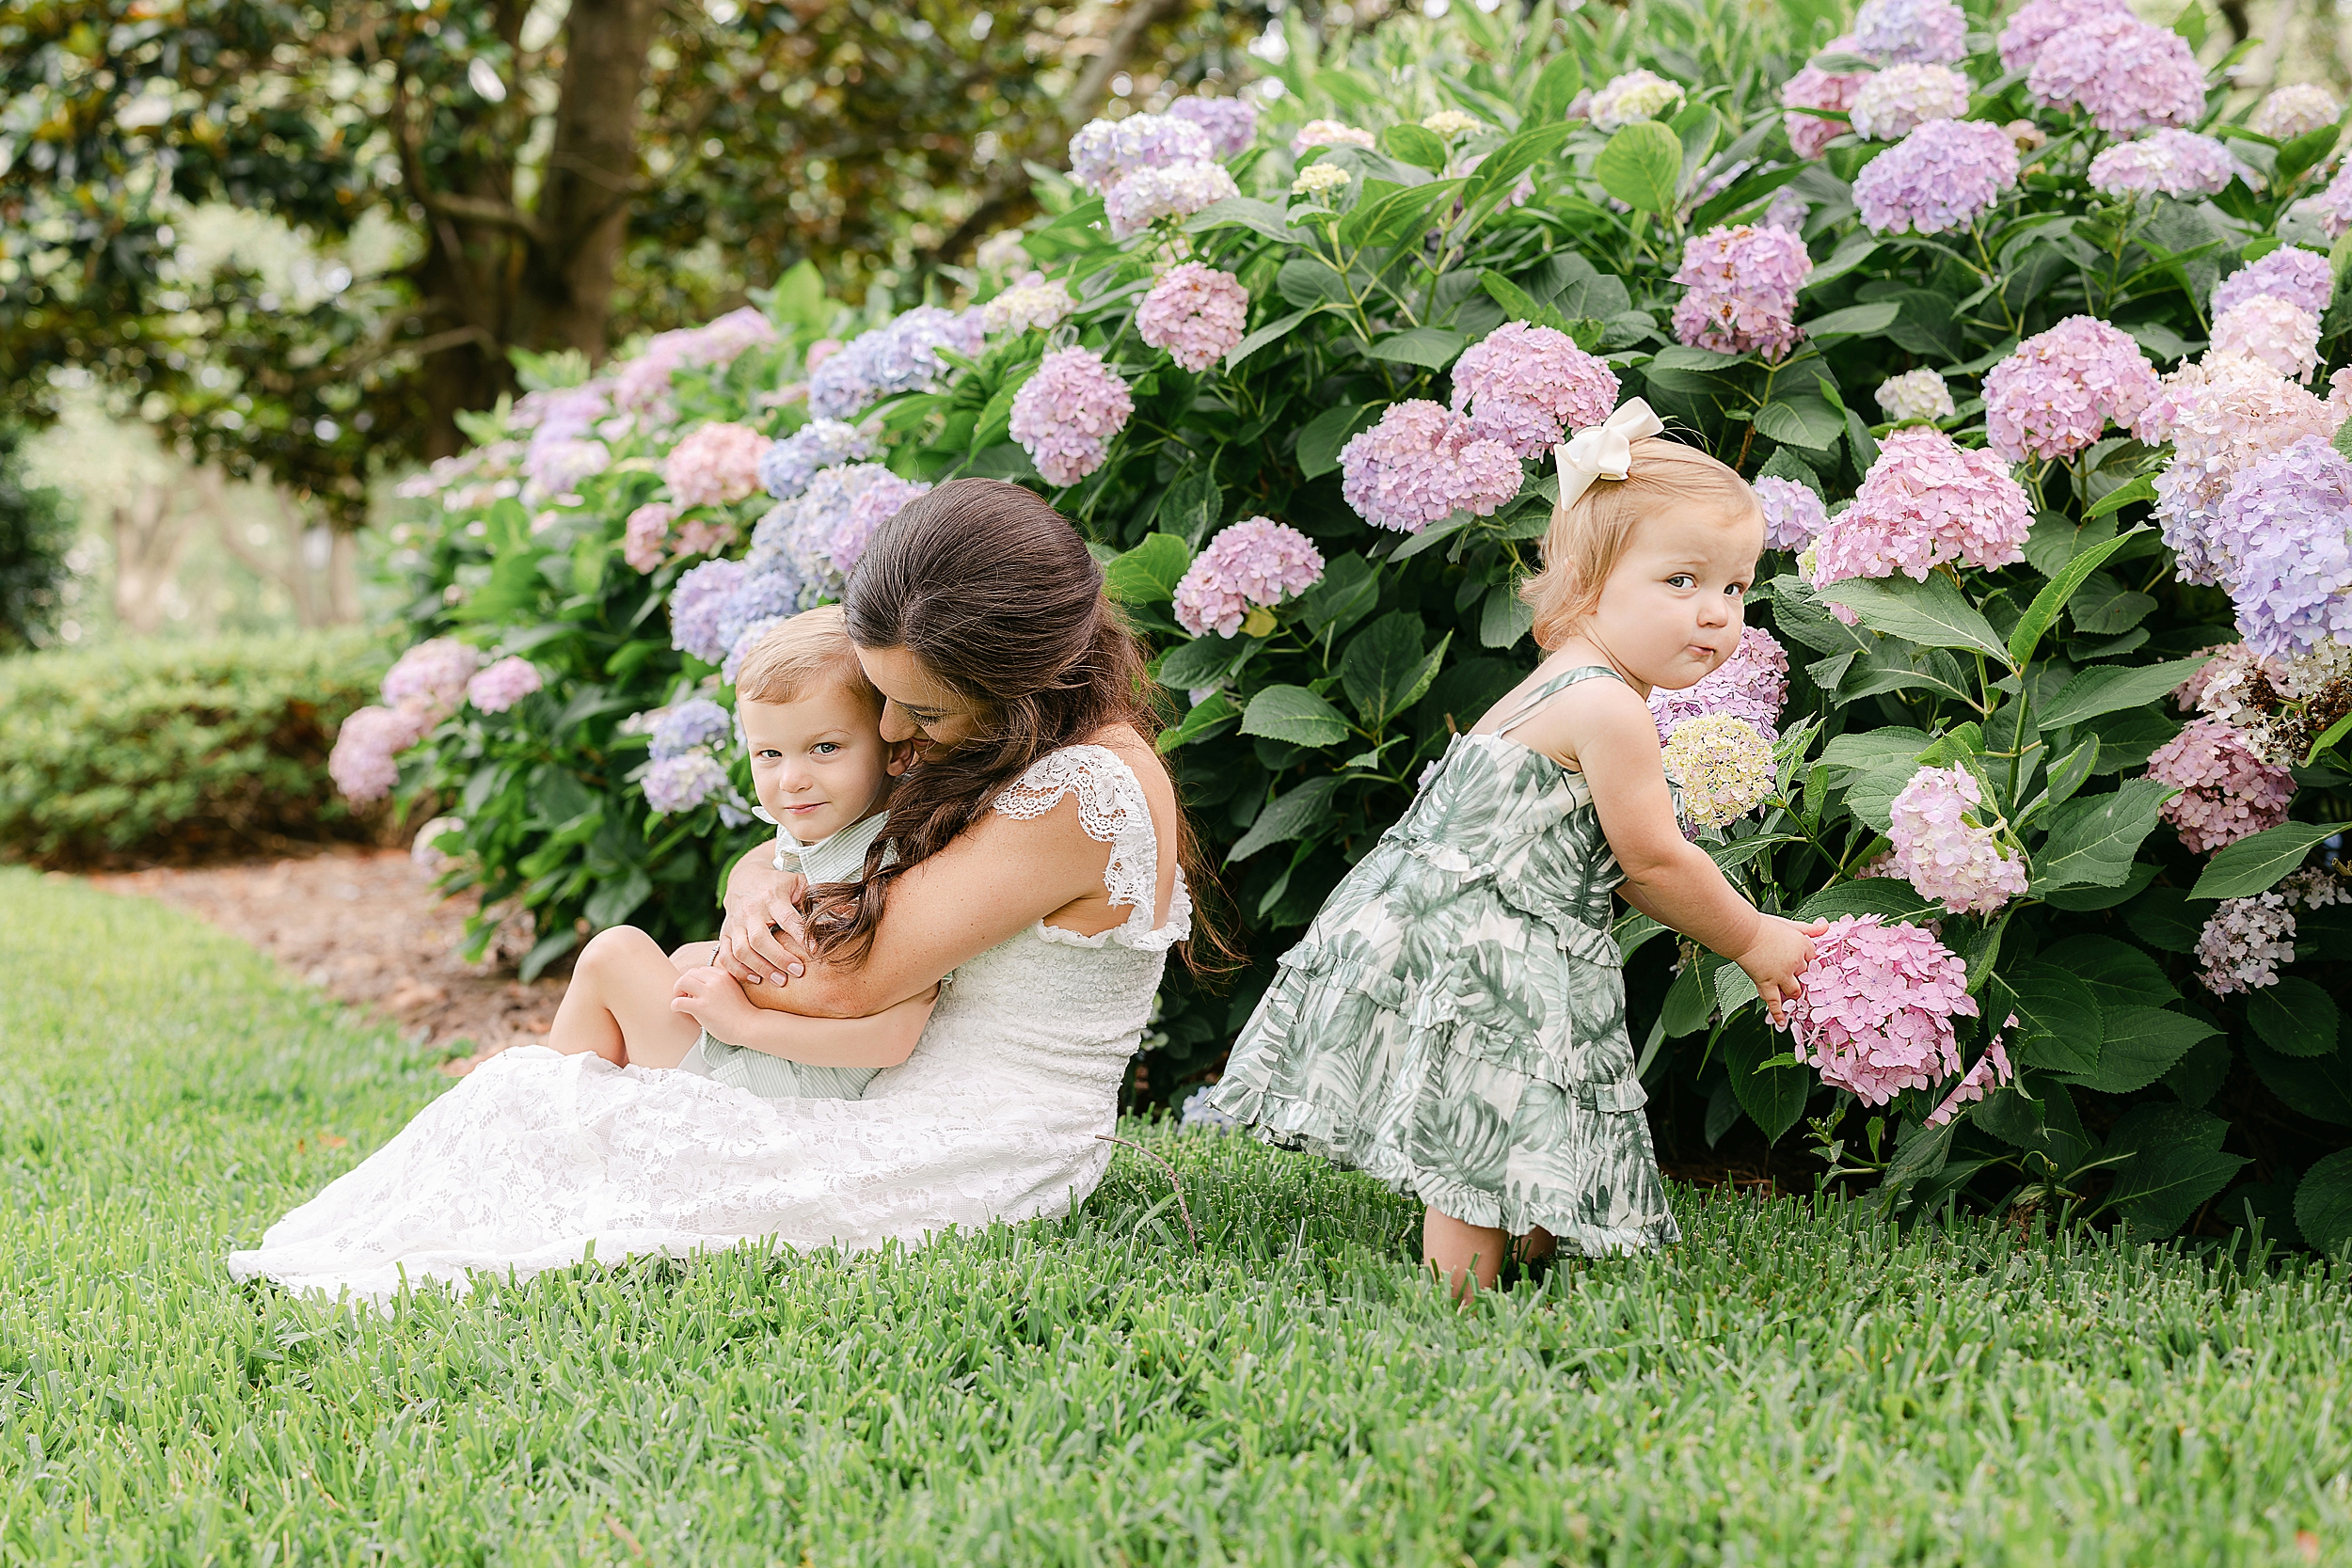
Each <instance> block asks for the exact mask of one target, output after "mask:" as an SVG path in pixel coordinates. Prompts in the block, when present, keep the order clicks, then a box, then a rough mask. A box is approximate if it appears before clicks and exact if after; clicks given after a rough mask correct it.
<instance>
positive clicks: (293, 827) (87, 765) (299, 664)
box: [0, 631, 389, 865]
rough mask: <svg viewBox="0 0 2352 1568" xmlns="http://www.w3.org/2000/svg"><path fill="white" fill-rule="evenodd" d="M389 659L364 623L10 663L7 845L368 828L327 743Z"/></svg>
mask: <svg viewBox="0 0 2352 1568" xmlns="http://www.w3.org/2000/svg"><path fill="white" fill-rule="evenodd" d="M388 662H389V657H388V655H387V652H386V650H385V648H384V646H383V644H382V642H381V641H379V640H378V639H377V638H375V637H373V635H370V634H367V633H363V632H359V631H342V632H332V633H317V632H306V633H303V634H300V635H299V636H287V637H268V638H235V639H226V640H223V641H216V642H210V643H206V644H203V645H201V646H197V647H189V648H176V647H171V646H168V645H161V644H131V645H126V646H120V647H114V648H107V649H99V650H92V651H90V652H87V653H79V652H77V653H40V654H28V655H25V656H24V657H18V658H11V659H8V660H5V661H0V856H5V857H6V858H8V859H12V860H29V861H33V862H35V863H40V864H45V865H69V864H87V863H96V862H104V861H112V860H121V859H130V858H148V857H158V858H165V859H180V858H183V857H188V856H194V855H200V854H204V853H208V852H217V851H222V850H233V849H240V848H242V849H255V848H267V847H277V846H278V844H280V843H282V842H283V841H284V840H286V839H289V838H315V837H318V836H320V835H322V834H327V833H349V832H354V831H355V830H356V829H357V828H358V824H359V818H358V817H357V816H355V815H354V814H353V812H352V810H351V808H350V807H349V806H347V805H346V804H344V802H343V800H342V798H341V797H340V796H338V795H337V794H336V793H335V791H334V787H333V786H332V785H331V784H329V783H328V782H327V778H326V753H327V751H328V749H329V748H330V747H331V746H332V745H333V744H334V739H335V729H336V726H337V725H339V724H341V723H342V721H343V717H344V715H346V714H348V713H349V712H351V710H352V709H354V708H356V707H358V706H359V705H362V704H364V703H366V702H367V701H368V699H369V698H371V697H372V696H373V695H374V693H375V684H376V682H377V681H378V680H380V679H381V678H382V677H383V673H384V667H385V665H386V664H387V663H388Z"/></svg>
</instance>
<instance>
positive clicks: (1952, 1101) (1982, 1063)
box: [1928, 1013, 2017, 1127]
mask: <svg viewBox="0 0 2352 1568" xmlns="http://www.w3.org/2000/svg"><path fill="white" fill-rule="evenodd" d="M2003 1027H2005V1028H2010V1029H2014V1028H2016V1027H2017V1015H2016V1014H2015V1013H2011V1014H2010V1015H2009V1022H2008V1023H2007V1024H2005V1025H2004V1026H2003ZM2016 1076H2017V1069H2014V1068H2013V1067H2011V1066H2010V1060H2009V1047H2008V1046H2006V1045H2004V1044H2002V1043H2001V1037H2000V1036H1998V1035H1995V1036H1994V1037H1993V1043H1992V1044H1991V1045H1988V1046H1986V1047H1985V1048H1984V1054H1983V1055H1981V1056H1979V1057H1978V1058H1977V1065H1976V1066H1975V1067H1972V1068H1970V1069H1968V1072H1967V1075H1966V1076H1965V1077H1963V1078H1962V1079H1961V1081H1960V1084H1959V1085H1958V1086H1957V1087H1955V1088H1954V1089H1953V1090H1952V1092H1951V1093H1950V1094H1947V1095H1946V1096H1945V1097H1944V1102H1943V1103H1942V1104H1941V1105H1938V1106H1937V1107H1936V1108H1935V1109H1934V1110H1932V1111H1930V1112H1929V1113H1928V1125H1929V1126H1930V1127H1941V1126H1943V1125H1944V1124H1945V1123H1946V1122H1947V1121H1949V1120H1951V1119H1952V1118H1953V1117H1956V1116H1958V1115H1960V1108H1961V1107H1962V1106H1963V1105H1973V1104H1975V1103H1976V1102H1977V1101H1979V1100H1982V1099H1983V1098H1984V1097H1985V1096H1986V1095H1989V1094H1991V1093H1992V1092H1993V1091H1994V1089H1995V1088H1996V1087H1998V1086H1999V1085H2003V1084H2006V1083H2008V1082H2010V1080H2011V1079H2013V1078H2015V1077H2016Z"/></svg>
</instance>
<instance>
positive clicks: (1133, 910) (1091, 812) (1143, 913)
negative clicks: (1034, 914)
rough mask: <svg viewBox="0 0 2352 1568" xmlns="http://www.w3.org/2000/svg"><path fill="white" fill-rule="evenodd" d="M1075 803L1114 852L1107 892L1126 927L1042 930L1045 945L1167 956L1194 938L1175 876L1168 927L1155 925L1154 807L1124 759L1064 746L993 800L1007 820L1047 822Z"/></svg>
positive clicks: (1180, 880)
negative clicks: (1112, 945) (1111, 946)
mask: <svg viewBox="0 0 2352 1568" xmlns="http://www.w3.org/2000/svg"><path fill="white" fill-rule="evenodd" d="M1064 796H1075V797H1076V798H1077V801H1078V820H1079V822H1080V823H1081V824H1082V825H1083V826H1084V827H1085V829H1086V834H1087V836H1088V837H1089V838H1090V839H1093V840H1094V841H1095V842H1096V843H1097V844H1107V845H1109V846H1110V847H1111V855H1110V861H1109V863H1107V864H1105V865H1104V868H1103V885H1104V888H1105V889H1106V890H1108V892H1109V893H1110V895H1111V903H1112V904H1114V905H1120V904H1124V905H1126V906H1127V907H1128V911H1129V913H1128V916H1127V920H1126V922H1125V924H1123V925H1120V926H1117V927H1113V928H1112V929H1111V930H1108V931H1104V932H1101V933H1099V934H1098V935H1096V936H1093V937H1087V936H1082V935H1080V934H1079V933H1078V932H1075V931H1064V930H1062V929H1060V928H1059V927H1052V926H1041V934H1043V935H1044V936H1045V939H1046V940H1047V941H1048V942H1065V943H1068V944H1070V945H1073V946H1087V947H1095V946H1100V945H1102V943H1103V942H1105V941H1108V940H1111V939H1113V938H1116V939H1117V940H1118V942H1119V944H1120V946H1122V947H1142V948H1152V949H1165V948H1167V947H1168V946H1170V945H1172V944H1174V943H1176V942H1182V941H1184V939H1185V938H1186V937H1187V936H1190V935H1191V934H1192V898H1191V895H1190V894H1189V893H1188V892H1187V891H1186V890H1185V887H1184V872H1183V871H1182V870H1181V869H1179V870H1178V872H1177V873H1176V888H1175V891H1174V893H1172V894H1171V895H1169V897H1168V919H1167V920H1166V922H1164V923H1155V921H1154V919H1153V917H1154V915H1155V913H1156V912H1157V909H1158V905H1159V901H1160V899H1159V894H1160V836H1159V830H1158V829H1157V828H1156V827H1154V826H1153V825H1152V802H1151V799H1150V797H1148V796H1147V795H1145V794H1144V791H1143V781H1142V780H1140V779H1138V778H1136V770H1135V769H1134V768H1130V767H1128V766H1127V763H1126V761H1125V759H1123V758H1122V757H1120V754H1119V753H1118V752H1114V751H1112V750H1111V749H1110V748H1109V747H1107V746H1065V747H1063V748H1062V749H1061V750H1060V751H1058V752H1047V753H1046V754H1045V755H1043V756H1041V757H1040V758H1038V759H1037V761H1035V762H1033V763H1031V764H1030V765H1029V768H1028V770H1027V771H1026V772H1025V773H1023V774H1022V775H1021V777H1020V778H1019V779H1018V780H1017V781H1015V782H1014V783H1013V784H1011V785H1010V786H1009V788H1007V789H1006V790H1005V791H1004V792H1003V793H1002V794H1000V795H998V796H997V797H996V800H995V801H994V807H995V809H996V810H998V811H1000V812H1003V813H1004V814H1005V815H1006V816H1011V817H1017V818H1023V819H1026V818H1030V817H1038V816H1044V815H1045V814H1046V813H1047V812H1049V811H1052V810H1053V809H1054V808H1055V807H1056V806H1057V805H1059V804H1061V802H1062V798H1063V797H1064Z"/></svg>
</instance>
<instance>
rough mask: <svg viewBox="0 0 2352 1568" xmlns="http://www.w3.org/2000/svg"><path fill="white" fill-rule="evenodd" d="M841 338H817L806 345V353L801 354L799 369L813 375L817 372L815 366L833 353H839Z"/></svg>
mask: <svg viewBox="0 0 2352 1568" xmlns="http://www.w3.org/2000/svg"><path fill="white" fill-rule="evenodd" d="M841 348H842V343H841V340H840V339H838V338H819V339H818V340H817V341H815V342H813V343H811V344H809V345H808V353H807V354H805V355H804V356H802V359H801V369H803V370H804V371H806V372H808V373H809V374H811V375H815V374H816V373H817V367H818V366H819V365H821V364H823V363H824V362H825V361H826V360H828V359H830V358H832V357H833V356H834V355H836V354H839V353H840V352H841Z"/></svg>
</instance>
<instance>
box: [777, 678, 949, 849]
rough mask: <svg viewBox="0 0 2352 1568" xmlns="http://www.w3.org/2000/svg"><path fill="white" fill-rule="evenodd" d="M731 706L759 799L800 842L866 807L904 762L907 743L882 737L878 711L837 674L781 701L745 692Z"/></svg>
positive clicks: (867, 810) (867, 809)
mask: <svg viewBox="0 0 2352 1568" xmlns="http://www.w3.org/2000/svg"><path fill="white" fill-rule="evenodd" d="M737 706H738V707H739V709H740V710H741V712H742V715H743V735H744V738H745V739H747V740H748V741H749V742H750V743H751V752H752V785H753V787H754V788H755V789H756V790H757V791H758V792H759V803H760V804H761V805H763V806H766V807H767V808H768V815H769V816H772V817H774V818H775V819H776V821H777V823H778V824H779V825H780V826H781V827H782V828H783V829H784V831H785V832H787V833H790V834H791V835H792V836H793V837H794V838H796V839H798V840H799V841H800V842H802V843H803V844H814V843H815V842H816V841H817V840H818V839H820V838H824V837H827V836H829V835H831V834H833V833H835V832H839V831H840V830H842V829H843V828H846V827H848V826H849V825H850V823H852V822H855V821H856V820H858V819H859V818H860V817H862V816H867V815H869V814H870V813H871V812H872V811H873V809H874V806H875V803H876V802H877V801H879V800H881V799H882V789H883V786H884V785H885V784H887V782H888V781H889V780H890V779H891V778H892V777H893V776H894V775H896V774H898V773H902V772H904V771H905V770H906V765H907V755H906V750H907V749H906V748H905V747H904V746H894V745H891V744H890V743H889V742H887V741H885V740H883V739H882V715H881V714H879V713H877V712H875V711H874V708H873V705H871V704H869V703H867V702H866V700H865V699H863V698H861V697H860V696H858V694H857V693H855V692H853V691H850V690H849V689H846V688H844V687H843V686H841V685H840V684H839V683H837V682H830V681H829V682H825V683H823V684H820V685H818V686H815V687H812V688H810V689H808V690H806V691H804V692H803V693H802V694H801V695H800V696H799V697H797V698H795V699H793V700H792V701H791V702H788V703H760V702H754V701H752V700H751V699H749V698H744V699H742V700H741V701H739V703H738V704H737Z"/></svg>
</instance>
